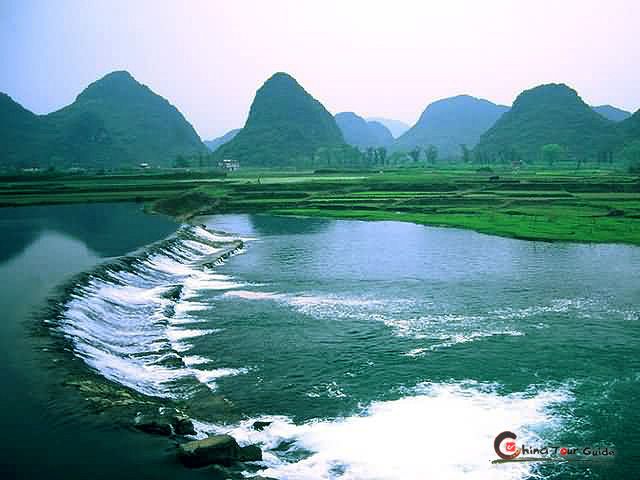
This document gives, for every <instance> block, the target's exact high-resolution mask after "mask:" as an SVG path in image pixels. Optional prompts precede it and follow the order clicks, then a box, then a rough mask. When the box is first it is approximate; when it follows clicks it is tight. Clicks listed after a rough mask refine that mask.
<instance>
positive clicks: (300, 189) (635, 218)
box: [0, 167, 640, 245]
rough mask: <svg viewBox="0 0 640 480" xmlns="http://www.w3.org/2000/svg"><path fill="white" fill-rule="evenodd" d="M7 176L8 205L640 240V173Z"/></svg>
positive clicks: (1, 194) (2, 197)
mask: <svg viewBox="0 0 640 480" xmlns="http://www.w3.org/2000/svg"><path fill="white" fill-rule="evenodd" d="M40 177H43V178H40ZM3 180H4V181H3V182H2V188H1V189H0V204H2V205H28V204H36V203H65V202H87V201H116V200H138V201H147V202H150V203H148V207H149V208H150V209H151V210H155V211H159V212H162V213H166V214H169V215H172V216H176V217H180V218H188V217H191V216H194V215H197V214H205V213H231V212H251V213H259V212H264V213H275V214H281V215H306V216H322V217H332V218H354V219H364V220H399V221H408V222H415V223H420V224H425V225H441V226H448V227H461V228H468V229H472V230H476V231H479V232H484V233H489V234H496V235H503V236H508V237H515V238H524V239H537V240H550V241H551V240H563V241H578V242H619V243H630V244H635V245H640V178H639V177H638V176H636V175H631V174H628V173H624V172H621V171H616V170H611V169H598V170H586V169H583V170H580V171H575V170H566V169H559V168H555V169H533V168H531V169H521V170H516V171H511V170H507V169H502V170H500V169H491V168H488V167H484V168H482V169H475V168H451V169H423V168H401V169H393V170H387V171H385V172H378V171H370V170H348V171H339V170H328V169H327V170H324V171H318V172H316V173H314V172H312V171H306V172H299V171H298V172H295V171H264V170H253V171H251V170H244V171H239V172H234V173H230V174H229V175H228V176H227V177H211V176H210V175H206V174H196V173H191V174H187V173H181V174H176V175H173V176H169V175H137V176H132V175H129V176H125V175H120V176H118V175H105V176H85V175H77V176H73V177H70V176H38V175H35V176H32V177H30V178H22V179H18V178H14V179H3ZM9 180H10V181H9Z"/></svg>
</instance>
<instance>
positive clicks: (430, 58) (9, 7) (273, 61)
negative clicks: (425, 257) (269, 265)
mask: <svg viewBox="0 0 640 480" xmlns="http://www.w3.org/2000/svg"><path fill="white" fill-rule="evenodd" d="M639 31H640V1H638V0H606V1H605V0H597V1H595V0H565V1H563V0H555V1H541V0H531V1H525V0H520V1H516V0H513V1H490V0H482V1H480V0H469V1H455V0H442V1H428V0H415V1H401V0H393V1H391V0H389V1H375V0H368V1H357V0H338V1H332V0H322V1H305V0H292V1H270V0H260V1H257V0H256V1H242V0H221V1H217V0H211V1H188V0H184V1H182V2H179V1H162V0H156V1H153V2H152V1H137V0H129V1H119V0H117V1H116V0H109V1H102V2H100V1H71V0H70V1H67V0H56V1H54V0H49V1H31V0H16V1H8V0H0V62H1V67H0V91H4V92H6V93H8V94H9V95H11V96H12V97H13V98H14V99H15V100H17V101H18V102H20V103H21V104H22V105H24V106H25V107H27V108H29V109H31V110H33V111H34V112H36V113H47V112H50V111H52V110H56V109H58V108H60V107H62V106H64V105H66V104H68V103H70V102H72V101H73V100H74V98H75V96H76V95H77V94H78V93H79V92H80V91H81V90H82V89H83V88H84V87H86V86H87V85H88V84H89V83H91V82H92V81H94V80H95V79H97V78H99V77H101V76H103V75H105V74H106V73H108V72H110V71H112V70H122V69H126V70H128V71H129V72H131V74H132V75H133V76H134V77H136V79H138V81H140V82H142V83H145V84H147V85H148V86H149V87H150V88H151V89H152V90H154V91H155V92H156V93H158V94H160V95H162V96H164V97H166V98H167V99H168V100H169V101H170V102H171V103H173V104H174V105H175V106H176V107H178V109H179V110H180V111H181V112H182V113H183V114H184V115H185V116H186V117H187V119H188V120H189V121H190V122H191V123H192V124H193V126H194V127H195V128H196V130H197V131H198V133H199V134H200V135H201V136H202V137H203V138H205V139H209V138H212V137H214V136H218V135H220V134H222V133H224V132H226V131H227V130H229V129H231V128H235V127H241V126H242V125H243V124H244V121H245V120H246V116H247V113H248V110H249V106H250V104H251V101H252V99H253V95H254V93H255V90H256V89H257V88H258V87H259V86H260V85H261V84H262V83H263V82H264V81H265V80H266V79H267V78H268V77H269V76H270V75H271V74H272V73H274V72H276V71H286V72H288V73H290V74H292V75H293V76H294V77H295V78H296V79H297V80H298V81H299V82H300V83H301V84H302V86H304V87H305V89H306V90H307V91H308V92H309V93H311V94H312V95H313V96H315V97H316V98H317V99H318V100H320V101H321V102H322V103H323V104H324V105H325V106H326V107H327V109H329V111H331V112H332V113H337V112H340V111H345V110H350V111H355V112H356V113H358V114H360V115H363V116H385V117H390V118H396V119H398V120H403V121H405V122H407V123H411V124H412V123H414V122H415V121H416V120H417V118H418V116H419V115H420V113H421V112H422V110H423V109H424V107H425V106H426V105H427V104H428V103H429V102H431V101H433V100H436V99H438V98H442V97H447V96H452V95H457V94H460V93H468V94H471V95H475V96H479V97H483V98H487V99H489V100H492V101H494V102H498V103H503V104H511V103H512V101H513V99H514V98H515V96H516V95H517V94H518V93H519V92H520V91H522V90H523V89H526V88H530V87H533V86H535V85H538V84H541V83H548V82H564V83H567V84H569V85H570V86H572V87H573V88H575V89H576V90H577V91H578V93H579V94H580V95H581V96H582V97H583V99H584V100H585V101H587V102H588V103H590V104H603V103H610V104H613V105H616V106H619V107H622V108H625V109H627V110H631V111H635V110H637V109H638V108H640V41H639V40H638V32H639Z"/></svg>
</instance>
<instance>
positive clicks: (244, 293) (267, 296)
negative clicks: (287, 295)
mask: <svg viewBox="0 0 640 480" xmlns="http://www.w3.org/2000/svg"><path fill="white" fill-rule="evenodd" d="M224 295H225V297H238V298H243V299H245V300H275V299H279V298H282V294H279V293H274V292H252V291H250V290H232V291H230V292H225V294H224Z"/></svg>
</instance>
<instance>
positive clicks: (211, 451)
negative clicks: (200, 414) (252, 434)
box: [178, 435, 262, 468]
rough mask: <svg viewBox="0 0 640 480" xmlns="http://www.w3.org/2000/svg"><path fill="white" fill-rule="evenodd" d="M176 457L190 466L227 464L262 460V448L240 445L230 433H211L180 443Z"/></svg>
mask: <svg viewBox="0 0 640 480" xmlns="http://www.w3.org/2000/svg"><path fill="white" fill-rule="evenodd" d="M178 458H179V459H180V461H181V462H182V463H183V464H184V465H185V466H187V467H191V468H197V467H204V466H207V465H211V464H215V465H224V466H229V465H231V464H233V463H234V462H249V461H258V460H262V450H260V448H259V447H258V446H256V445H249V446H248V447H240V445H238V442H236V440H235V439H234V438H233V437H232V436H231V435H212V436H210V437H208V438H205V439H203V440H194V441H192V442H187V443H183V444H182V445H180V446H179V447H178Z"/></svg>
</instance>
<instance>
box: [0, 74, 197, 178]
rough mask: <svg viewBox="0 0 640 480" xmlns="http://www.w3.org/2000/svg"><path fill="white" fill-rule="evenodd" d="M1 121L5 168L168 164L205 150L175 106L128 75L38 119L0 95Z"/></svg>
mask: <svg viewBox="0 0 640 480" xmlns="http://www.w3.org/2000/svg"><path fill="white" fill-rule="evenodd" d="M0 119H1V120H2V122H1V124H2V127H1V128H0V163H1V164H2V165H5V166H16V167H32V166H38V167H49V166H55V167H70V166H79V167H103V168H104V167H106V168H109V167H117V166H124V165H133V164H136V163H139V162H148V163H150V164H161V165H169V164H170V163H171V161H172V160H173V159H174V158H175V157H176V155H179V154H194V153H204V152H206V151H207V150H206V147H205V146H204V144H203V143H202V142H201V141H200V138H199V137H198V135H197V133H196V132H195V130H194V129H193V127H192V126H191V124H189V122H187V120H185V118H184V117H183V116H182V114H181V113H180V112H179V111H178V110H177V109H176V108H175V107H174V106H173V105H171V104H170V103H169V102H168V101H167V100H165V99H164V98H162V97H161V96H159V95H157V94H155V93H154V92H152V91H151V90H150V89H149V88H148V87H146V86H145V85H142V84H140V83H138V82H137V81H136V80H135V79H134V78H133V77H132V76H131V75H130V74H129V73H128V72H124V71H119V72H113V73H110V74H108V75H106V76H105V77H103V78H101V79H100V80H97V81H96V82H94V83H92V84H91V85H89V86H88V87H87V88H86V89H85V90H84V91H83V92H82V93H80V95H78V97H77V98H76V100H75V101H74V102H73V103H72V104H71V105H68V106H66V107H64V108H62V109H60V110H58V111H56V112H53V113H50V114H48V115H42V116H38V115H34V114H33V113H31V112H29V111H28V110H26V109H24V108H23V107H21V106H20V105H19V104H18V103H16V102H15V101H13V100H12V99H11V98H10V97H9V96H8V95H2V96H0Z"/></svg>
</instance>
